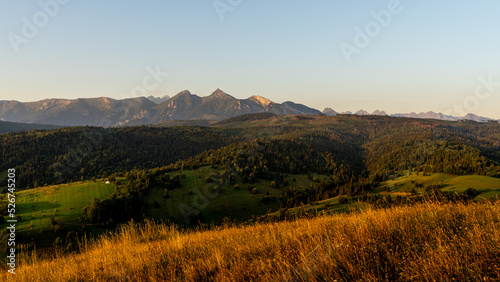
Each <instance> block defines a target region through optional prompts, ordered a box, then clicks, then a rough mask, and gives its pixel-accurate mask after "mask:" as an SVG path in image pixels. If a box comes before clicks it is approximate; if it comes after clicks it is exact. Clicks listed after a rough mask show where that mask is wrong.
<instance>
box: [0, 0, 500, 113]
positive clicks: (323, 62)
mask: <svg viewBox="0 0 500 282" xmlns="http://www.w3.org/2000/svg"><path fill="white" fill-rule="evenodd" d="M41 1H42V2H44V3H45V2H50V1H48V0H41ZM53 1H55V0H53ZM220 2H221V3H227V0H220ZM233 2H238V1H233ZM389 2H390V1H378V0H376V1H375V0H363V1H361V0H360V1H347V0H344V1H340V0H337V1H332V0H330V1H326V0H317V1H295V0H287V1H285V0H275V1H264V0H252V1H250V0H243V1H241V4H239V5H237V6H235V7H234V8H233V10H232V11H230V12H226V13H224V15H223V16H224V20H221V19H220V18H219V16H218V13H217V12H216V10H215V8H214V6H213V3H214V2H213V1H212V0H203V1H201V0H198V1H195V0H191V1H186V0H183V1H181V0H177V1H168V0H163V1H117V0H114V1H112V0H109V1H102V0H101V1H97V0H85V1H83V0H72V1H69V3H67V4H64V5H62V4H61V5H60V7H59V11H58V12H57V13H55V15H54V16H53V17H49V20H48V22H47V23H46V25H45V26H42V27H40V28H39V30H38V32H36V33H35V35H34V36H33V37H32V38H29V39H28V42H27V43H19V44H18V46H17V47H18V50H19V52H18V53H15V52H14V48H13V46H12V43H11V41H12V38H11V37H12V34H16V35H19V36H23V33H22V29H23V26H24V25H25V23H24V22H23V18H27V19H28V20H29V21H30V22H33V16H35V15H38V16H40V12H41V11H42V13H43V9H42V8H41V7H40V6H39V4H38V2H37V1H11V0H0V5H1V9H0V34H1V35H2V36H1V37H0V99H2V100H14V99H15V100H19V101H33V100H41V99H44V98H79V97H100V96H107V97H113V98H127V97H130V96H131V90H132V89H134V87H136V86H138V85H141V84H142V79H143V78H144V77H145V76H146V75H147V71H146V67H148V66H151V67H153V68H155V66H157V65H159V66H160V69H161V70H162V71H164V72H168V73H169V76H168V77H167V78H166V79H165V80H163V81H162V82H161V83H160V84H159V85H158V87H157V89H156V91H158V92H156V93H154V94H155V95H156V96H158V95H163V94H168V95H170V96H173V95H175V94H176V93H178V92H180V91H182V90H184V89H188V90H190V91H191V92H192V93H196V94H198V95H200V96H206V95H209V94H211V93H212V91H214V90H215V89H216V88H221V89H222V90H224V91H226V92H227V93H229V94H231V95H233V96H235V97H237V98H246V97H248V96H250V95H253V94H258V95H262V96H264V97H267V98H269V99H271V100H274V101H276V102H283V101H287V100H291V101H294V102H298V103H303V104H306V105H308V106H311V107H315V108H318V109H320V110H322V109H323V108H324V107H331V108H333V109H334V110H336V111H346V110H351V111H356V110H359V109H365V110H368V111H370V112H371V111H373V110H375V109H380V110H385V111H387V112H389V113H395V112H411V111H415V112H420V111H429V110H432V111H436V112H447V113H451V114H456V113H454V112H453V111H452V110H451V109H452V107H453V105H454V104H464V103H467V102H469V105H470V106H469V109H472V110H473V112H474V113H476V114H479V115H483V116H488V117H493V118H500V111H499V110H498V109H499V108H500V107H499V106H500V86H495V87H494V88H493V92H491V93H490V95H485V94H484V92H483V94H484V95H483V96H481V97H480V98H481V99H479V98H477V97H475V96H474V95H475V89H476V88H477V87H478V85H480V82H479V80H478V77H479V76H483V77H485V78H487V77H488V76H489V75H492V77H493V80H494V81H499V82H500V54H499V52H500V36H499V33H498V30H499V29H498V28H499V27H500V17H499V16H498V12H499V11H500V3H499V2H498V1H494V0H485V1H451V0H442V1H430V0H429V1H410V0H401V1H400V5H401V7H402V11H401V12H400V13H397V14H392V18H391V21H390V23H389V24H388V25H387V26H385V27H382V28H381V30H380V32H378V33H376V34H375V35H374V37H373V38H372V39H371V41H370V43H369V44H368V46H366V47H364V48H361V49H360V53H359V54H354V55H353V56H352V57H351V59H352V61H351V62H350V63H349V62H348V61H347V60H346V58H345V56H344V54H343V52H342V50H341V48H340V44H341V42H345V43H348V44H351V45H353V46H355V45H354V37H355V35H356V32H355V28H356V27H359V28H361V29H362V30H364V29H365V27H366V25H367V24H368V23H370V21H373V20H374V16H373V15H372V14H371V12H372V11H380V10H384V9H385V10H387V5H388V3H389ZM40 20H42V23H43V15H42V16H40V17H39V21H40ZM9 34H10V35H9ZM16 42H18V41H16ZM485 96H489V97H485ZM471 97H472V98H471ZM474 99H475V102H478V103H477V104H473V103H472V102H474ZM464 101H466V102H464ZM471 101H472V102H471ZM467 112H468V111H467Z"/></svg>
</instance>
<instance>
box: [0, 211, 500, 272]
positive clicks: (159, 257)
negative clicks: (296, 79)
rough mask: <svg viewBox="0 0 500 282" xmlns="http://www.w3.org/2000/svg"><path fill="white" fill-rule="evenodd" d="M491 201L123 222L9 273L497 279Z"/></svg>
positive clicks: (498, 231)
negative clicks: (294, 216) (265, 219)
mask: <svg viewBox="0 0 500 282" xmlns="http://www.w3.org/2000/svg"><path fill="white" fill-rule="evenodd" d="M499 204H500V203H499V202H498V201H497V202H496V203H493V204H491V203H490V204H478V203H472V204H468V205H462V204H436V203H425V204H419V205H416V206H403V207H394V208H390V209H378V210H371V209H369V210H364V211H361V212H355V213H351V214H339V215H333V216H332V215H330V216H321V217H317V218H313V219H301V220H296V221H293V222H281V223H267V224H257V225H252V226H239V227H238V226H235V227H218V228H217V229H215V230H210V231H189V232H186V231H179V230H177V229H176V228H175V227H172V226H166V225H155V224H152V223H146V224H144V225H139V226H137V225H135V224H129V225H125V226H124V227H122V228H121V229H120V230H119V232H118V233H117V234H116V235H111V236H106V237H102V238H101V239H100V240H98V241H97V242H87V243H85V244H83V245H82V248H83V252H82V253H81V254H69V255H60V256H57V257H55V258H53V259H50V260H45V261H42V260H38V259H37V258H36V257H35V258H34V257H32V258H27V257H24V258H22V259H21V267H20V268H18V269H17V270H16V275H15V276H11V277H10V278H11V280H12V281H33V280H37V281H80V280H82V279H84V277H85V281H110V280H113V281H262V280H269V281H325V280H337V281H379V280H381V281H387V280H388V281H498V279H500V205H499ZM5 275H7V272H6V271H2V272H0V279H2V276H5ZM4 279H5V277H4Z"/></svg>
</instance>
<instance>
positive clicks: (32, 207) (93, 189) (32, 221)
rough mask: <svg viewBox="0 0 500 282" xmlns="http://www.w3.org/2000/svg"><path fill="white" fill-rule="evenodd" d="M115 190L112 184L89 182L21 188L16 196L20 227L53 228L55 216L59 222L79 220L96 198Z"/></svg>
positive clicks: (23, 228)
mask: <svg viewBox="0 0 500 282" xmlns="http://www.w3.org/2000/svg"><path fill="white" fill-rule="evenodd" d="M114 189H115V188H114V185H112V184H105V183H103V182H96V183H93V182H90V181H85V182H76V183H70V184H63V185H57V186H48V187H41V188H36V189H29V190H23V191H20V192H18V193H17V198H16V215H20V216H21V219H22V221H21V222H20V223H19V224H18V230H19V231H22V230H27V229H33V230H36V229H47V228H50V227H51V226H50V219H51V218H52V217H54V218H55V219H56V221H68V220H73V219H76V218H78V217H80V216H81V215H82V209H83V207H85V206H88V205H89V204H90V201H91V200H92V199H94V198H99V199H101V200H102V199H106V198H107V197H108V196H109V195H111V193H113V191H114Z"/></svg>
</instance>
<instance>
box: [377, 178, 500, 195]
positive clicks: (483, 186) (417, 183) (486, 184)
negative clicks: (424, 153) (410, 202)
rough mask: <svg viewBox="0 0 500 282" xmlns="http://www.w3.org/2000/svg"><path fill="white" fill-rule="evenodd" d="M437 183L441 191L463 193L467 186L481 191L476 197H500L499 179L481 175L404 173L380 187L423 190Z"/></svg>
mask: <svg viewBox="0 0 500 282" xmlns="http://www.w3.org/2000/svg"><path fill="white" fill-rule="evenodd" d="M431 185H438V186H439V187H440V188H441V189H442V190H443V191H451V192H456V193H458V194H461V193H463V192H464V191H465V190H467V189H468V188H473V189H476V190H477V191H479V192H481V194H480V195H478V196H477V197H480V198H486V199H488V198H496V197H497V196H498V197H500V179H499V178H493V177H488V176H482V175H461V176H456V175H447V174H442V173H434V174H427V175H425V176H424V175H423V174H422V173H420V174H415V173H414V174H411V175H405V176H402V177H399V178H396V179H394V180H389V181H386V182H383V183H381V187H382V189H387V188H389V189H390V191H391V192H393V193H397V192H402V193H406V192H409V191H410V190H411V189H416V190H417V191H418V190H423V189H424V187H427V186H431Z"/></svg>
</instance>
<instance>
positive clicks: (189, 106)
mask: <svg viewBox="0 0 500 282" xmlns="http://www.w3.org/2000/svg"><path fill="white" fill-rule="evenodd" d="M157 103H159V104H157ZM263 112H267V113H273V114H278V115H288V114H300V115H318V114H321V112H320V111H318V110H316V109H313V108H309V107H307V106H304V105H301V104H296V103H294V102H289V101H288V102H284V103H281V104H280V103H275V102H273V101H270V100H269V99H266V98H264V97H261V96H257V95H254V96H252V97H250V98H248V99H241V100H240V99H236V98H234V97H233V96H231V95H229V94H227V93H225V92H223V91H222V90H220V89H217V90H215V91H214V92H213V93H212V94H211V95H210V96H206V97H200V96H198V95H195V94H191V92H189V91H188V90H185V91H182V92H180V93H179V94H177V95H175V96H174V97H172V98H170V97H168V96H164V97H162V98H155V97H152V96H150V97H148V98H146V97H138V98H130V99H123V100H116V99H112V98H106V97H100V98H86V99H82V98H81V99H74V100H69V99H46V100H42V101H37V102H26V103H22V102H18V101H0V120H2V121H10V122H21V123H37V124H53V125H63V126H82V125H91V126H106V127H111V126H123V125H130V126H133V125H143V124H153V123H159V122H165V121H172V120H202V119H203V120H224V119H227V118H231V117H235V116H239V115H243V114H252V113H263Z"/></svg>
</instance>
